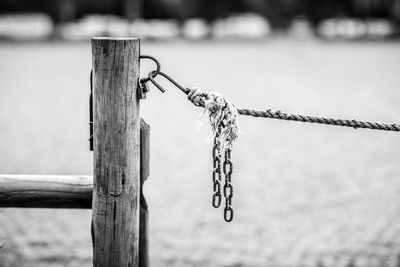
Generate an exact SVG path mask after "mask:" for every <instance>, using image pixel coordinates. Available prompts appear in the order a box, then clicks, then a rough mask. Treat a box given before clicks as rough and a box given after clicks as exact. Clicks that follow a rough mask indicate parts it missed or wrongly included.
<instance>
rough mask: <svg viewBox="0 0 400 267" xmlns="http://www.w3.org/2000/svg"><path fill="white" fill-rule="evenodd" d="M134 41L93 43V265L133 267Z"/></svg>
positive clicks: (136, 181)
mask: <svg viewBox="0 0 400 267" xmlns="http://www.w3.org/2000/svg"><path fill="white" fill-rule="evenodd" d="M139 53H140V43H139V39H135V38H93V39H92V56H93V58H92V65H93V111H94V117H93V119H94V120H93V127H94V135H93V138H94V139H93V142H94V143H93V145H94V151H93V152H94V154H93V160H94V175H93V183H94V184H93V206H92V212H93V215H92V224H93V225H92V227H93V233H92V234H93V237H92V238H93V264H94V266H132V267H134V266H138V264H139V210H140V202H139V197H140V132H139V130H140V115H139V100H138V98H137V80H138V78H139Z"/></svg>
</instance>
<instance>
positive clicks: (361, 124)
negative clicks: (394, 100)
mask: <svg viewBox="0 0 400 267" xmlns="http://www.w3.org/2000/svg"><path fill="white" fill-rule="evenodd" d="M238 112H239V114H240V115H245V116H252V117H262V118H269V119H277V120H286V121H299V122H308V123H318V124H325V125H333V126H342V127H351V128H354V129H358V128H364V129H371V130H382V131H394V132H400V125H399V124H395V123H392V124H387V123H382V122H369V121H359V120H354V119H353V120H345V119H333V118H324V117H312V116H304V115H295V114H288V113H284V112H281V111H280V110H277V111H272V110H271V109H267V110H266V111H260V110H254V109H247V108H243V109H238Z"/></svg>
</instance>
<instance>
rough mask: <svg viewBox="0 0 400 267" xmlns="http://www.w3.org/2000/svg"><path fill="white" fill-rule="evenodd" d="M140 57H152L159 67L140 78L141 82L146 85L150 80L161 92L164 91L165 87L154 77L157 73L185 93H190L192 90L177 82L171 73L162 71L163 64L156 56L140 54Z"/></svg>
mask: <svg viewBox="0 0 400 267" xmlns="http://www.w3.org/2000/svg"><path fill="white" fill-rule="evenodd" d="M140 59H150V60H152V61H153V62H154V63H156V66H157V68H156V69H155V70H152V71H150V72H149V74H148V75H147V77H146V78H141V79H140V80H139V82H140V84H142V85H144V84H146V83H147V82H149V81H150V82H151V83H152V84H153V85H154V86H155V87H157V88H158V89H159V90H160V91H161V92H163V93H164V92H165V89H164V88H163V87H162V86H161V85H160V84H159V83H158V82H156V80H155V79H154V78H155V77H157V75H160V76H163V77H164V78H165V79H167V80H168V81H169V82H170V83H172V84H173V85H175V86H176V87H177V88H179V90H181V91H182V92H184V93H185V94H188V93H189V92H190V90H189V89H187V88H184V87H183V86H182V85H180V84H179V83H177V82H176V81H175V80H174V79H172V78H171V77H170V76H169V75H167V74H165V73H164V72H162V71H161V64H160V62H159V61H158V60H157V59H156V58H154V57H152V56H147V55H142V56H140Z"/></svg>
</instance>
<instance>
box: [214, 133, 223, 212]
mask: <svg viewBox="0 0 400 267" xmlns="http://www.w3.org/2000/svg"><path fill="white" fill-rule="evenodd" d="M219 133H220V129H219V130H218V132H217V135H216V136H215V138H214V142H213V151H212V155H213V172H212V176H213V177H212V178H213V190H214V191H213V196H212V205H213V207H214V208H219V206H220V205H221V183H222V181H221V161H222V155H221V150H220V147H221V144H220V142H219V140H218V137H219Z"/></svg>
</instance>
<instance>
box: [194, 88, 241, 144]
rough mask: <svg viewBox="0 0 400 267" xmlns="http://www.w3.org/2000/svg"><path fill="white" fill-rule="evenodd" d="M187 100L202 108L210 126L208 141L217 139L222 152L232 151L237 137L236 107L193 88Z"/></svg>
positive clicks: (211, 93)
mask: <svg viewBox="0 0 400 267" xmlns="http://www.w3.org/2000/svg"><path fill="white" fill-rule="evenodd" d="M188 99H189V100H190V101H191V102H192V103H193V104H194V105H195V106H200V107H204V112H203V114H207V115H208V121H209V123H210V125H211V135H210V139H211V140H213V139H214V138H217V140H218V141H219V144H220V146H221V147H220V149H222V150H223V151H224V150H225V149H232V147H233V144H234V142H235V141H236V140H237V138H238V136H239V125H238V117H239V115H238V111H237V109H236V107H235V106H234V105H233V104H232V103H231V102H229V101H227V100H226V99H225V98H224V97H223V96H222V95H220V94H218V93H215V92H203V91H201V90H200V89H198V88H195V87H194V88H189V93H188ZM218 132H219V134H218Z"/></svg>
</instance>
